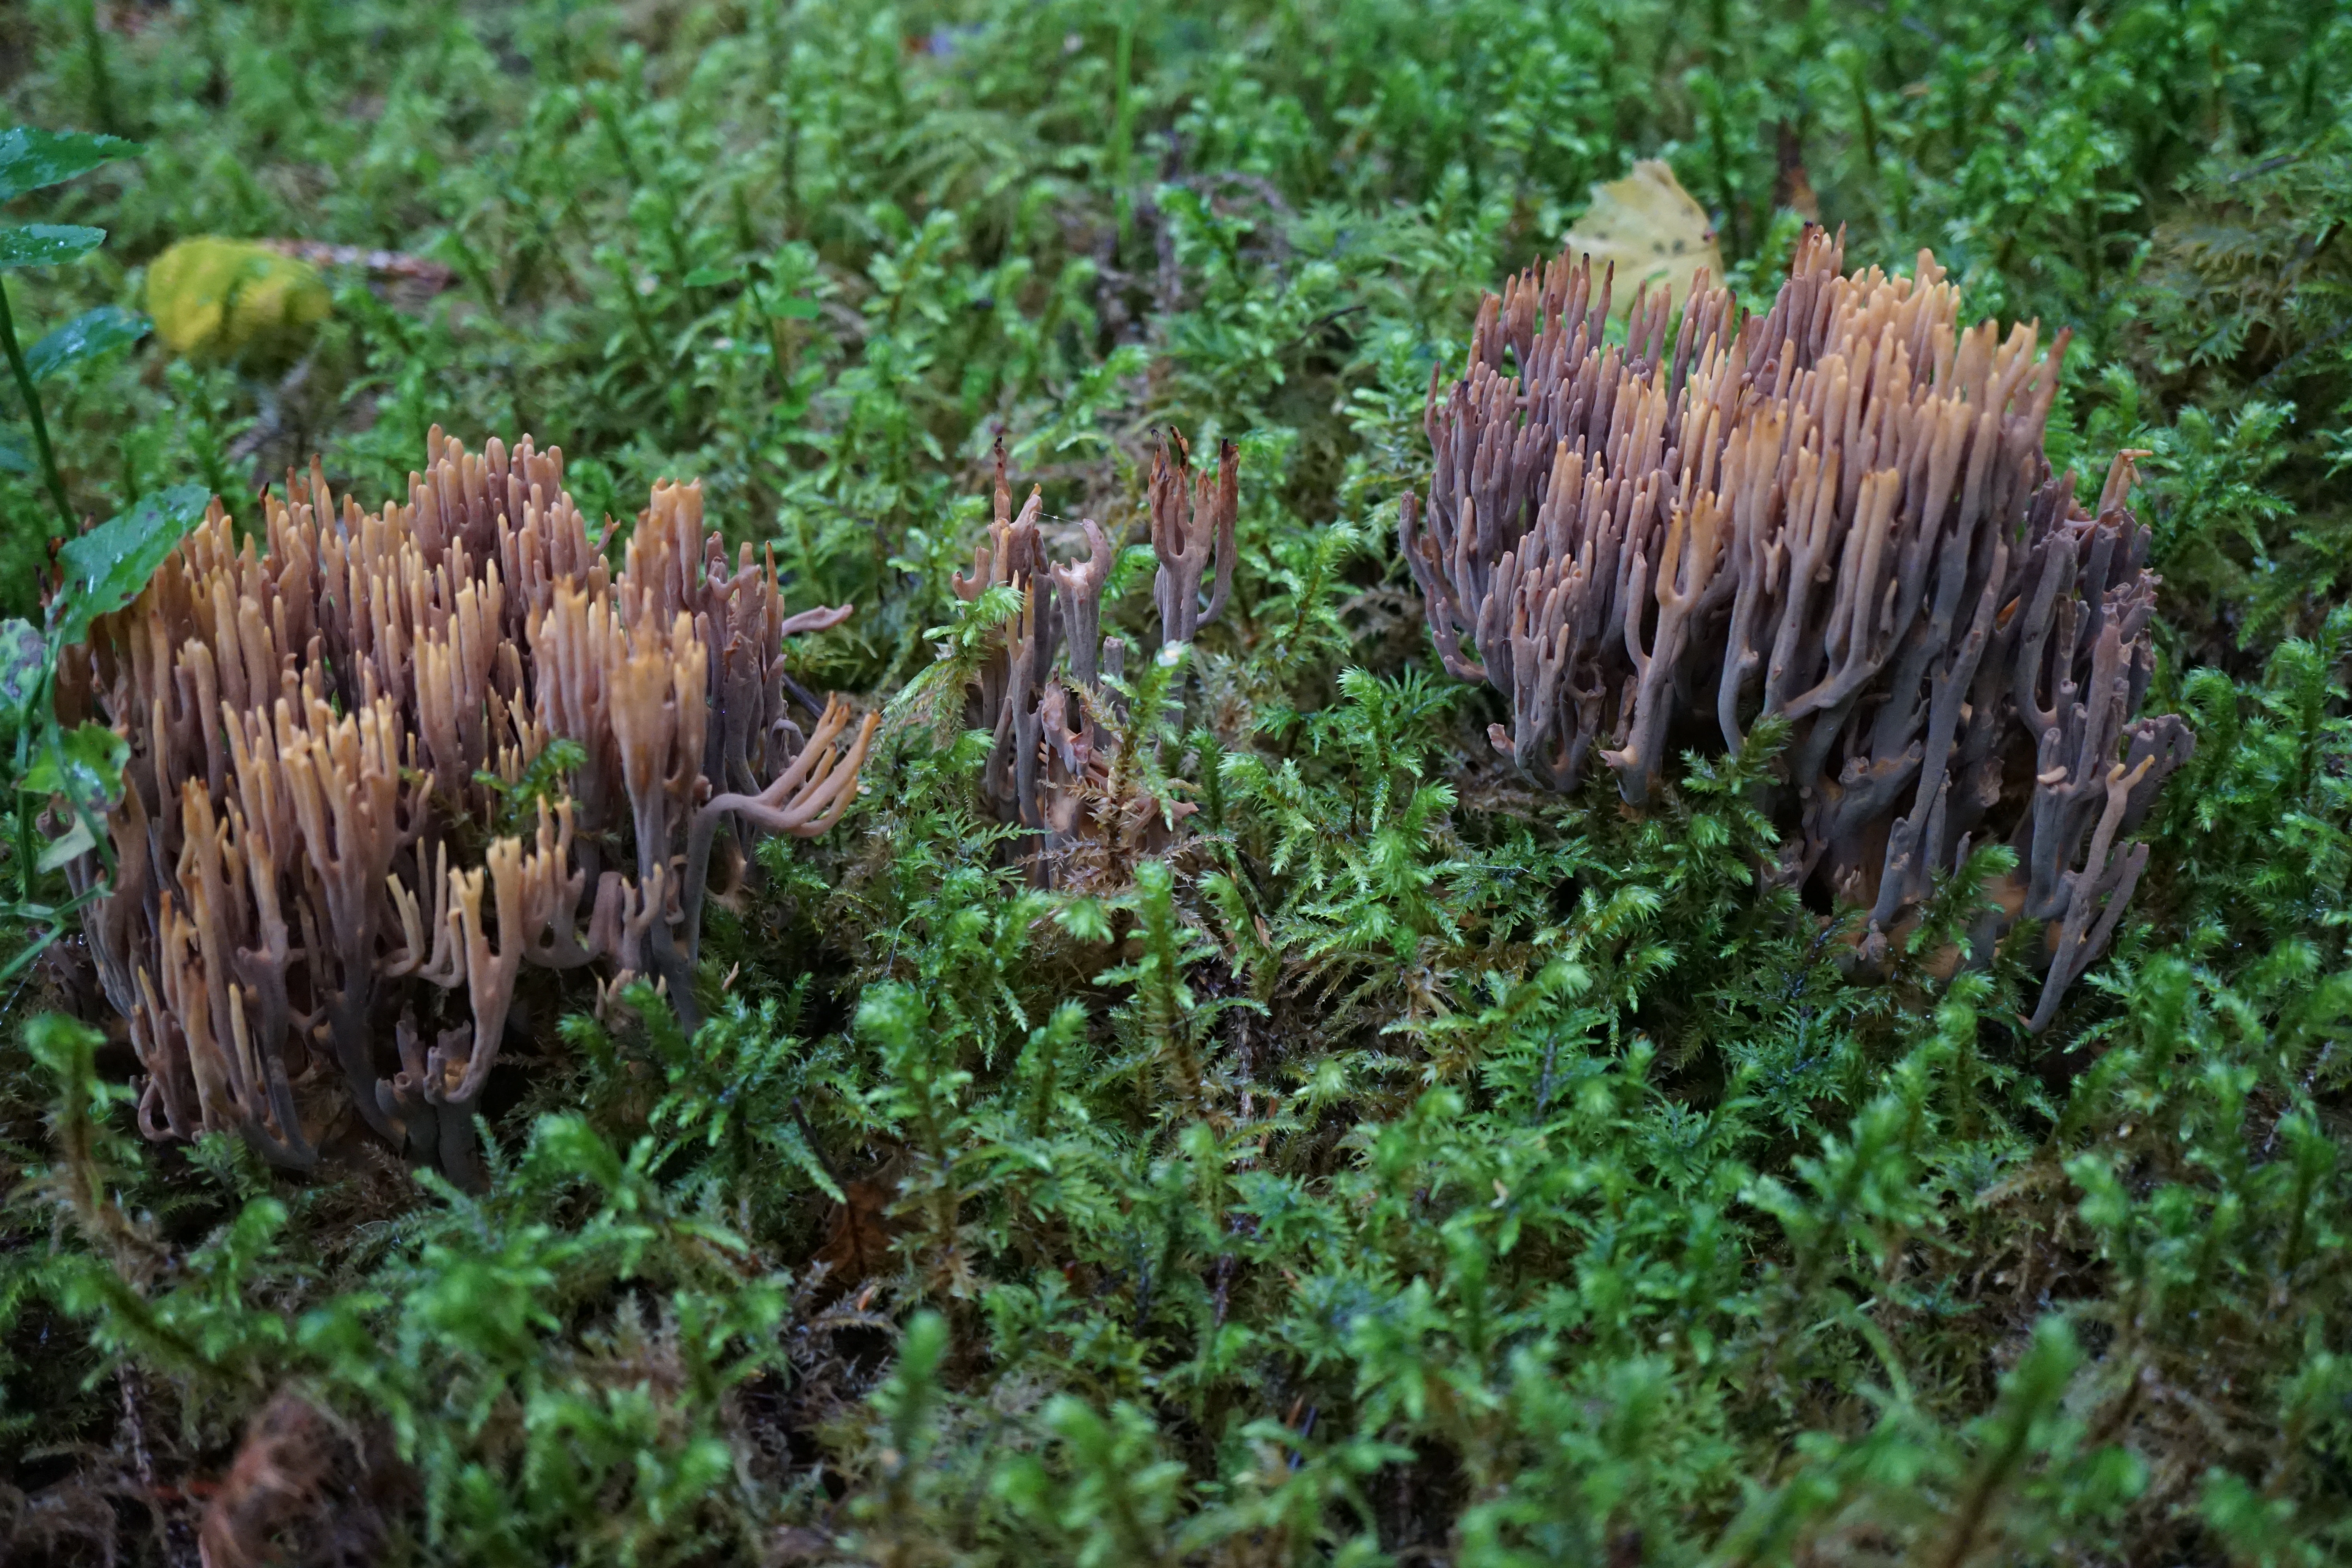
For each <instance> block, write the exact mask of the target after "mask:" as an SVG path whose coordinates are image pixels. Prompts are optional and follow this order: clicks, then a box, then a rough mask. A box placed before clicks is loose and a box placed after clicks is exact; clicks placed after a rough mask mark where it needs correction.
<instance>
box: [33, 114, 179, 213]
mask: <svg viewBox="0 0 2352 1568" xmlns="http://www.w3.org/2000/svg"><path fill="white" fill-rule="evenodd" d="M146 151H147V149H146V148H145V147H143V146H142V145H141V144H140V143H138V142H126V141H124V140H123V139H122V138H121V137H120V136H92V135H89V134H87V133H85V132H79V131H43V130H40V129H38V128H37V127H35V126H31V125H19V126H16V127H15V128H14V129H13V130H8V131H0V202H7V201H14V200H16V198H17V197H18V196H21V195H24V194H25V193H26V191H37V190H39V189H40V188H41V187H42V186H44V185H61V184H65V182H66V181H68V180H70V179H74V178H76V177H77V176H79V175H82V174H89V172H90V171H91V170H92V169H95V168H97V167H98V166H99V165H100V163H112V162H113V161H114V160H115V159H117V158H136V157H138V156H139V155H140V154H141V153H144V152H146Z"/></svg>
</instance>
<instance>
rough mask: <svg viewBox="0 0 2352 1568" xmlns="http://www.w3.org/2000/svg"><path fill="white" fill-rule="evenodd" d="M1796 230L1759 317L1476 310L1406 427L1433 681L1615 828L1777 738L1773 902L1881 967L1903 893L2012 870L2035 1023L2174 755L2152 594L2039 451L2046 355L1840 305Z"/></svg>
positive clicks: (1920, 290)
mask: <svg viewBox="0 0 2352 1568" xmlns="http://www.w3.org/2000/svg"><path fill="white" fill-rule="evenodd" d="M1609 287H1610V285H1609V279H1608V277H1607V276H1606V275H1603V276H1600V277H1595V276H1594V274H1593V271H1592V268H1591V265H1590V264H1589V261H1587V260H1580V259H1578V258H1574V257H1572V256H1570V255H1565V254H1564V255H1562V256H1561V257H1559V258H1558V259H1557V260H1555V261H1553V262H1552V263H1550V264H1549V266H1547V267H1545V268H1543V269H1542V271H1541V272H1540V273H1538V272H1537V271H1536V270H1534V269H1532V268H1531V269H1529V270H1528V271H1527V272H1524V273H1522V274H1520V275H1519V276H1518V277H1517V278H1516V279H1512V280H1511V281H1510V282H1509V283H1508V284H1507V286H1506V288H1505V290H1504V293H1503V294H1502V296H1501V297H1500V298H1497V297H1496V296H1493V295H1489V296H1488V297H1487V298H1486V303H1485V304H1484V306H1483V307H1482V308H1481V310H1480V311H1479V314H1478V319H1477V324H1476V328H1475V333H1474V336H1473V339H1472V344H1471V349H1470V354H1469V363H1468V364H1467V366H1466V367H1465V372H1464V374H1463V375H1462V377H1461V379H1459V380H1458V381H1456V382H1454V384H1452V385H1451V386H1450V387H1442V386H1441V384H1440V383H1439V381H1438V378H1437V376H1436V374H1434V373H1433V374H1432V377H1431V384H1430V393H1429V402H1428V407H1427V413H1426V416H1425V428H1426V429H1427V431H1428V435H1429V438H1430V444H1431V447H1432V448H1433V452H1434V457H1435V472H1434V474H1433V477H1432V479H1431V483H1430V488H1429V495H1428V499H1427V501H1426V502H1425V503H1424V502H1423V500H1421V499H1420V498H1419V497H1417V496H1413V495H1407V496H1406V497H1405V498H1404V501H1403V507H1402V520H1401V537H1402V545H1403V551H1404V555H1405V559H1406V560H1407V562H1408V563H1410V565H1411V567H1412V572H1413V574H1414V576H1415V578H1416V579H1417V581H1418V582H1419V584H1420V586H1421V590H1422V593H1423V598H1424V601H1425V604H1426V605H1427V609H1428V616H1429V626H1430V631H1431V634H1432V636H1433V638H1434V640H1435V642H1436V645H1437V650H1438V654H1439V657H1440V658H1442V659H1443V661H1444V666H1445V668H1447V669H1448V670H1449V671H1451V672H1452V673H1453V674H1454V675H1455V676H1456V677H1458V678H1460V679H1465V680H1483V681H1485V682H1486V683H1487V684H1489V685H1491V686H1492V687H1494V688H1495V689H1496V690H1497V691H1499V692H1501V693H1502V694H1503V696H1504V697H1505V698H1506V699H1507V700H1508V702H1509V704H1510V714H1511V721H1510V724H1509V726H1508V727H1507V728H1506V727H1505V726H1503V725H1500V724H1497V725H1495V726H1493V728H1492V731H1491V737H1492V739H1493V742H1494V744H1495V747H1496V751H1498V752H1501V753H1502V754H1503V755H1505V756H1507V757H1508V758H1510V759H1511V760H1512V761H1513V762H1514V763H1517V766H1518V767H1519V768H1520V769H1521V770H1522V771H1523V772H1525V773H1527V774H1528V775H1529V776H1530V777H1531V778H1533V779H1535V780H1537V781H1538V782H1540V783H1542V784H1546V785H1549V786H1550V787H1551V788H1554V789H1559V790H1570V789H1573V788H1575V787H1576V786H1577V784H1579V782H1580V780H1581V779H1582V778H1583V777H1584V776H1585V775H1586V773H1587V772H1588V770H1589V769H1590V767H1591V763H1592V761H1593V758H1594V755H1595V752H1596V751H1597V752H1598V755H1599V758H1600V761H1601V763H1602V765H1604V766H1605V767H1606V768H1608V770H1609V771H1610V772H1611V773H1612V774H1613V775H1614V777H1615V780H1616V784H1617V788H1618V792H1619V794H1620V795H1622V797H1623V799H1624V800H1625V801H1626V802H1627V803H1628V804H1630V805H1634V806H1637V807H1638V806H1641V805H1644V804H1645V803H1647V802H1648V801H1650V800H1651V799H1652V797H1653V796H1654V794H1655V792H1656V791H1657V789H1658V787H1659V783H1660V775H1661V770H1662V768H1663V766H1664V761H1665V756H1666V753H1667V751H1668V749H1669V748H1670V747H1671V746H1673V745H1675V744H1676V743H1678V742H1689V743H1693V744H1701V745H1704V744H1707V743H1710V742H1716V743H1720V744H1721V745H1724V746H1728V747H1732V748H1735V749H1736V748H1738V747H1739V746H1740V745H1741V744H1742V743H1743V742H1744V740H1745V738H1746V734H1747V731H1748V729H1749V728H1751V727H1752V726H1753V725H1754V724H1755V723H1756V722H1757V721H1759V719H1760V718H1763V717H1766V716H1772V717H1776V718H1778V719H1780V720H1782V721H1786V722H1787V724H1788V725H1789V726H1790V739H1789V742H1788V746H1787V750H1786V752H1784V753H1783V754H1782V756H1781V758H1780V763H1779V768H1780V773H1779V776H1780V778H1781V779H1782V780H1783V781H1784V787H1783V788H1782V789H1781V790H1780V791H1779V792H1778V798H1777V799H1776V800H1775V801H1774V802H1773V803H1772V804H1773V805H1774V806H1775V809H1776V814H1777V815H1778V816H1780V819H1781V821H1782V823H1783V825H1784V826H1785V827H1786V828H1787V829H1789V830H1790V839H1789V841H1788V844H1787V847H1786V851H1785V857H1784V862H1783V864H1782V865H1781V867H1780V868H1779V874H1780V875H1781V876H1783V877H1785V878H1786V879H1789V880H1790V881H1791V882H1794V883H1799V884H1803V883H1808V882H1810V883H1812V884H1813V885H1815V886H1816V887H1819V888H1821V889H1822V890H1823V891H1824V892H1826V893H1827V894H1829V895H1830V896H1832V897H1833V898H1834V899H1835V900H1837V901H1839V902H1840V903H1843V904H1844V905H1846V906H1848V907H1852V908H1856V909H1860V910H1866V911H1867V912H1868V914H1867V922H1868V923H1867V930H1866V932H1865V935H1864V951H1865V952H1866V953H1869V952H1879V953H1883V952H1884V951H1885V944H1886V943H1887V942H1888V941H1889V940H1890V939H1891V938H1892V937H1893V936H1895V934H1896V933H1898V932H1899V931H1902V930H1903V929H1904V928H1905V926H1906V922H1907V921H1910V920H1911V919H1912V918H1914V917H1915V915H1916V910H1917V909H1918V907H1919V905H1920V904H1921V903H1922V901H1923V900H1925V899H1926V898H1927V894H1928V892H1929V889H1930V883H1931V879H1932V878H1933V877H1934V876H1935V875H1937V874H1938V873H1941V872H1945V871H1948V870H1952V869H1956V868H1958V867H1959V866H1960V865H1961V864H1963V863H1964V862H1965V861H1966V860H1967V859H1968V858H1969V852H1970V850H1971V848H1972V847H1974V846H1976V845H1979V844H1986V843H1991V842H1994V841H2000V842H2005V843H2007V844H2009V845H2010V846H2011V847H2013V848H2014V850H2015V852H2016V856H2017V868H2016V870H2015V871H2014V872H2013V873H2012V875H2011V879H2010V885H2009V886H2007V887H2005V888H2001V889H1993V893H1994V897H1995V899H1996V900H1997V902H1998V903H1999V905H2000V910H2001V912H2000V913H1999V914H1997V915H1994V916H1992V917H1990V918H1989V919H1988V921H1985V922H1983V923H1981V924H1980V926H1979V930H1978V931H1977V933H1976V935H1977V942H1978V945H1979V949H1981V948H1984V947H1987V946H1989V945H1990V942H1992V941H1994V940H1995V939H1997V938H1998V936H1999V935H2000V932H2001V931H2002V930H2004V929H2006V928H2007V927H2008V926H2009V925H2011V924H2013V923H2014V922H2016V921H2023V920H2032V921H2045V922H2048V931H2049V935H2048V937H2047V939H2046V952H2047V981H2046V983H2045V984H2044V986H2043V988H2042V996H2041V1001H2040V1004H2039V1005H2038V1006H2037V1008H2036V1009H2035V1012H2034V1014H2033V1017H2032V1027H2033V1028H2035V1029H2036V1030H2039V1029H2042V1028H2045V1027H2047V1026H2048V1025H2049V1023H2050V1021H2051V1019H2052V1018H2053V1016H2054V1014H2055V1011H2056V1008H2057V1005H2058V1002H2059V999H2060V997H2061V996H2062V995H2063V994H2064V992H2065V990H2066V987H2067V986H2068V984H2070V983H2072V981H2073V980H2074V978H2075V977H2076V976H2077V975H2079V974H2080V973H2082V972H2083V970H2084V968H2085V967H2087V965H2088V964H2089V963H2090V962H2091V960H2092V959H2093V958H2094V957H2095V956H2096V954H2097V953H2098V952H2099V951H2100V950H2101V949H2102V948H2103V947H2104V946H2105V942H2107V940H2108V938H2109V936H2110V935H2111V934H2112V932H2113V931H2114V930H2115V926H2116V921H2117V920H2118V919H2119V918H2120V916H2121V914H2122V912H2123V910H2124V907H2125V905H2126V902H2127V901H2128V900H2129V899H2130V897H2131V894H2132V891H2133V889H2134V887H2135V886H2136V885H2137V881H2138V879H2139V877H2140V873H2141V870H2142V868H2144V867H2145V866H2146V864H2147V847H2146V846H2144V845H2139V844H2133V843H2129V842H2127V836H2128V835H2129V834H2130V833H2131V831H2132V830H2133V828H2134V827H2135V826H2137V824H2138V823H2139V822H2140V821H2141V819H2142V818H2143V817H2145V816H2147V811H2148V809H2149V807H2150V806H2151V805H2153V803H2154V801H2155V799H2156V796H2157V792H2158V789H2159V788H2160V787H2161V785H2162V784H2163V782H2164V780H2165V778H2166V776H2167V775H2168V773H2171V772H2172V771H2173V769H2175V768H2176V767H2178V766H2179V765H2180V763H2182V762H2183V761H2184V760H2186V758H2187V757H2188V755H2189V749H2190V745H2191V737H2190V735H2189V730H2188V728H2187V727H2186V726H2185V725H2184V724H2183V723H2182V722H2181V721H2180V720H2179V718H2177V717H2175V716H2173V715H2170V714H2160V715H2156V716H2152V717H2147V718H2142V717H2140V716H2139V710H2140V705H2141V702H2142V700H2143V699H2144V698H2145V696H2146V694H2147V685H2148V679H2149V675H2150V671H2151V668H2152V664H2153V653H2152V650H2151V646H2150V640H2149V636H2148V622H2149V618H2150V616H2151V615H2152V613H2153V611H2154V608H2155V595H2156V585H2157V578H2156V577H2155V575H2154V574H2152V573H2150V572H2149V571H2148V570H2147V552H2148V535H2147V530H2146V529H2144V528H2142V527H2141V526H2140V525H2139V524H2138V522H2137V521H2136V520H2135V519H2134V518H2133V516H2132V514H2131V512H2130V511H2129V510H2127V509H2126V505H2125V501H2126V496H2127V494H2128V492H2129V490H2130V489H2131V486H2132V482H2133V477H2134V476H2133V471H2132V459H2133V458H2135V457H2137V456H2140V455H2141V454H2137V453H2133V452H2124V453H2120V454H2118V455H2117V457H2116V460H2115V463H2114V466H2113V468H2112V469H2111V470H2110V472H2109V474H2108V476H2107V479H2106V484H2105V489H2104V490H2103V491H2102V493H2101V495H2100V498H2099V501H2098V505H2097V507H2096V508H2095V510H2092V511H2090V512H2084V510H2082V509H2081V508H2080V507H2079V506H2078V505H2077V504H2076V502H2075V499H2074V475H2073V474H2071V473H2069V474H2065V475H2062V476H2056V477H2053V475H2052V474H2051V471H2050V465H2049V462H2048V460H2047V458H2045V456H2044V453H2043V444H2042V442H2043V429H2044V426H2045V424H2046V422H2047V420H2048V417H2049V412H2050V405H2051V401H2052V399H2053V397H2054V396H2055V395H2056V393H2057V388H2058V365H2059V359H2060V356H2061V355H2062V354H2063V352H2064V348H2065V341H2066V340H2065V335H2064V334H2063V333H2062V334H2060V336H2059V339H2058V341H2057V342H2056V343H2055V344H2054V345H2053V348H2052V350H2051V352H2050V353H2048V354H2047V355H2042V354H2040V353H2037V352H2036V344H2037V332H2036V329H2035V328H2034V327H2033V326H2032V324H2020V325H2018V326H2016V327H2015V328H2013V329H2012V330H2011V331H2010V332H2009V333H2008V335H2007V336H2006V337H2004V336H2003V335H2002V334H2001V333H2000V331H1999V329H1998V328H1997V327H1996V326H1995V325H1994V323H1992V322H1990V321H1986V322H1983V323H1981V324H1979V325H1978V326H1975V327H1965V326H1963V325H1961V324H1960V316H1959V310H1960V299H1959V292H1958V289H1957V288H1956V287H1955V286H1954V285H1953V284H1951V283H1950V282H1948V281H1947V280H1946V279H1945V277H1944V275H1943V272H1942V270H1941V269H1940V268H1937V266H1936V263H1935V260H1934V258H1932V257H1931V256H1929V255H1927V253H1925V252H1922V253H1921V255H1920V258H1919V264H1918V268H1917V271H1916V275H1915V276H1914V277H1911V278H1896V277H1890V276H1888V275H1886V274H1885V272H1883V271H1881V270H1879V269H1878V268H1868V269H1865V270H1863V271H1859V272H1856V273H1853V274H1852V275H1850V276H1849V275H1845V274H1844V273H1843V237H1836V238H1832V237H1831V236H1829V235H1828V234H1826V233H1824V232H1822V231H1821V230H1820V229H1809V230H1808V231H1807V233H1806V235H1805V237H1804V238H1803V240H1802V241H1801V244H1800V245H1799V247H1798V250H1797V254H1796V257H1795V259H1794V262H1793V264H1792V266H1791V268H1790V275H1789V278H1788V279H1787V281H1786V282H1784V283H1783V284H1782V286H1781V288H1780V295H1779V297H1778V299H1777V300H1775V301H1774V303H1773V305H1772V307H1771V309H1770V310H1768V311H1766V312H1765V313H1763V314H1761V315H1752V314H1748V313H1746V312H1744V311H1742V310H1740V309H1739V307H1738V304H1737V303H1736V301H1735V300H1734V299H1733V297H1732V294H1731V292H1730V290H1728V289H1721V288H1712V289H1711V288H1707V287H1706V286H1705V285H1704V280H1703V279H1702V284H1701V286H1700V287H1699V288H1697V289H1696V290H1694V292H1693V293H1692V295H1691V297H1690V300H1689V301H1688V304H1687V305H1686V307H1685V309H1684V310H1683V311H1682V312H1681V318H1680V324H1679V327H1678V329H1677V330H1675V331H1673V333H1672V334H1671V341H1670V338H1669V331H1668V329H1669V326H1670V324H1671V318H1670V314H1669V311H1668V309H1667V301H1666V300H1665V298H1664V296H1662V295H1658V294H1652V293H1648V292H1646V291H1643V292H1640V293H1637V294H1636V296H1635V300H1634V304H1633V310H1632V313H1631V317H1630V321H1629V325H1628V330H1627V333H1626V337H1625V341H1624V342H1623V343H1622V345H1621V344H1614V343H1609V342H1604V341H1603V335H1602V334H1603V328H1604V326H1605V325H1606V324H1607V322H1608V321H1609V315H1610V312H1609V303H1608V297H1609Z"/></svg>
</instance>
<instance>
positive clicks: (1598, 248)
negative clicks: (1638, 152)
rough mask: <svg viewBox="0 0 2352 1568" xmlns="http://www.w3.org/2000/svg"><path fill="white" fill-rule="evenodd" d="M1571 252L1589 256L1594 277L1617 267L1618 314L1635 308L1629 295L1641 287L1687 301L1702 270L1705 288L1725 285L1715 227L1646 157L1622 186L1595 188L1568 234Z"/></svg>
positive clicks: (1671, 175)
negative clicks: (1705, 276) (1661, 289)
mask: <svg viewBox="0 0 2352 1568" xmlns="http://www.w3.org/2000/svg"><path fill="white" fill-rule="evenodd" d="M1568 247H1569V249H1570V251H1572V252H1575V253H1577V254H1579V255H1589V256H1591V258H1592V270H1593V272H1594V273H1595V274H1596V275H1597V274H1599V273H1601V271H1603V270H1604V269H1605V268H1608V267H1609V266H1610V265H1612V263H1613V264H1614V265H1615V266H1616V268H1617V274H1616V280H1615V283H1614V285H1613V286H1612V289H1611V291H1610V296H1609V308H1610V310H1611V312H1612V314H1615V315H1620V316H1622V315H1623V314H1624V313H1625V312H1626V311H1627V310H1631V309H1632V308H1633V294H1634V291H1635V289H1638V288H1640V287H1641V285H1642V284H1643V283H1644V282H1647V283H1648V284H1649V285H1650V289H1651V291H1652V292H1653V293H1654V292H1656V291H1657V289H1660V288H1661V287H1664V288H1665V289H1670V290H1672V292H1673V296H1674V300H1673V302H1674V303H1675V304H1677V305H1678V304H1680V303H1682V302H1683V301H1684V300H1686V299H1688V298H1689V297H1690V291H1691V288H1692V286H1693V283H1694V281H1695V279H1696V278H1697V275H1698V271H1699V268H1706V275H1707V283H1708V286H1709V287H1714V286H1715V285H1717V284H1720V283H1721V282H1722V281H1723V252H1722V251H1720V250H1719V249H1717V247H1716V243H1715V226H1713V225H1712V224H1710V223H1708V222H1707V221H1706V211H1705V210H1704V209H1703V208H1701V207H1700V205H1698V203H1696V202H1695V201H1693V200H1692V199H1691V196H1690V193H1689V192H1688V191H1685V190H1684V189H1683V187H1682V182H1681V181H1679V180H1677V179H1675V172H1674V170H1673V169H1671V168H1669V167H1668V166H1667V165H1666V163H1665V161H1664V160H1663V159H1659V158H1645V159H1643V161H1642V162H1640V163H1636V164H1634V165H1633V173H1632V174H1628V175H1626V176H1625V177H1624V178H1623V179H1622V180H1612V181H1611V182H1610V183H1608V184H1601V185H1595V186H1593V187H1592V205H1591V206H1589V207H1587V208H1585V209H1584V216H1582V217H1580V218H1579V219H1577V220H1576V226H1575V227H1574V228H1572V229H1570V231H1569V235H1568ZM1596 283H1597V278H1596Z"/></svg>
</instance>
